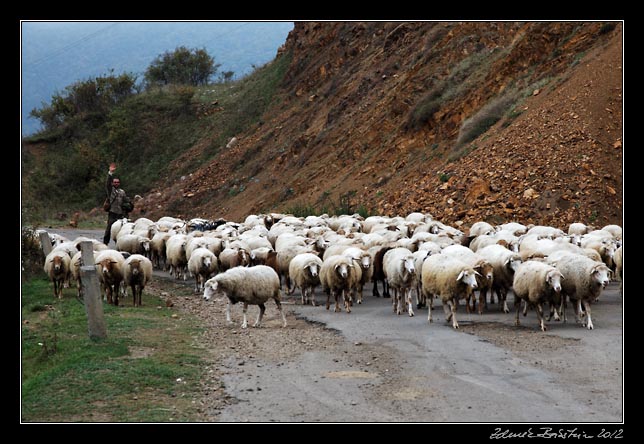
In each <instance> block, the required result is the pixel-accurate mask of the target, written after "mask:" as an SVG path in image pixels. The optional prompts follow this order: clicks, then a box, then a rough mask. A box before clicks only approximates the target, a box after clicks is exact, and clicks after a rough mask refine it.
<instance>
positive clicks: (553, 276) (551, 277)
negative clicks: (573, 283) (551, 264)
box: [546, 270, 564, 293]
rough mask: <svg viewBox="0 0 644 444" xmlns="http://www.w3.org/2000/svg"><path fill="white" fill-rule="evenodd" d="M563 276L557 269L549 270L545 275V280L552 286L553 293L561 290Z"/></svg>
mask: <svg viewBox="0 0 644 444" xmlns="http://www.w3.org/2000/svg"><path fill="white" fill-rule="evenodd" d="M563 278H564V277H563V276H562V275H561V273H560V272H559V270H550V271H549V272H548V274H547V275H546V282H547V283H548V285H549V286H550V288H552V289H553V290H554V291H555V293H560V292H561V281H562V279H563Z"/></svg>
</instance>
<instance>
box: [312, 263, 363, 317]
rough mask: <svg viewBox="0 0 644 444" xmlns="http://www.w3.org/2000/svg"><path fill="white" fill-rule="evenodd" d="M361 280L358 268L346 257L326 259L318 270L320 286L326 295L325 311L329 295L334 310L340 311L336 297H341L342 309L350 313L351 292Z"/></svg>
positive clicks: (327, 306)
mask: <svg viewBox="0 0 644 444" xmlns="http://www.w3.org/2000/svg"><path fill="white" fill-rule="evenodd" d="M361 278H362V271H361V269H360V266H359V265H357V264H356V263H355V261H354V260H353V259H352V258H350V257H347V256H343V255H337V256H330V257H328V258H326V259H325V260H324V261H323V263H322V267H321V268H320V284H322V289H323V290H324V292H325V293H326V294H327V297H326V309H327V310H328V309H329V307H330V304H331V299H330V298H331V295H333V296H334V298H335V310H334V311H336V312H338V311H340V305H339V303H338V297H339V296H340V295H342V296H343V299H344V308H345V310H346V312H347V313H351V291H352V289H353V288H355V286H356V283H357V282H359V281H360V279H361Z"/></svg>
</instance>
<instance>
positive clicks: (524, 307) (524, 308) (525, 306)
mask: <svg viewBox="0 0 644 444" xmlns="http://www.w3.org/2000/svg"><path fill="white" fill-rule="evenodd" d="M522 302H523V316H526V315H527V314H528V301H522Z"/></svg>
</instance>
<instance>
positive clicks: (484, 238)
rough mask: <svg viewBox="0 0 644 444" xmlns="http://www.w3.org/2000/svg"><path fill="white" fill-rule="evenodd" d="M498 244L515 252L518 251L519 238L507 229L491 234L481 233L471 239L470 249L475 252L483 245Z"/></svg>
mask: <svg viewBox="0 0 644 444" xmlns="http://www.w3.org/2000/svg"><path fill="white" fill-rule="evenodd" d="M494 244H499V245H502V246H504V247H506V248H507V249H508V250H512V251H514V252H515V253H518V252H519V238H518V237H517V236H515V235H514V234H512V233H511V232H509V231H505V230H501V231H497V232H495V233H493V234H483V235H481V236H477V237H475V238H474V239H472V242H470V245H469V247H470V249H471V250H472V251H474V252H477V251H478V250H480V249H481V248H483V247H487V246H488V245H494Z"/></svg>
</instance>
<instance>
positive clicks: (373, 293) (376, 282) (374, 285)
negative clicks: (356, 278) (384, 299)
mask: <svg viewBox="0 0 644 444" xmlns="http://www.w3.org/2000/svg"><path fill="white" fill-rule="evenodd" d="M372 282H373V292H372V293H371V295H372V296H375V297H377V298H379V297H380V293H379V292H378V281H377V280H375V279H374V280H373V281H372Z"/></svg>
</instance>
